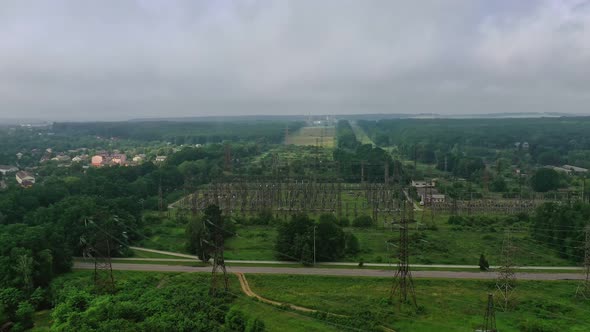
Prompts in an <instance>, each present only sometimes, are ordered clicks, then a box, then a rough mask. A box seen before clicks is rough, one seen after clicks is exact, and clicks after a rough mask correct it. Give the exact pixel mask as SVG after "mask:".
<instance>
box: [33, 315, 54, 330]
mask: <svg viewBox="0 0 590 332" xmlns="http://www.w3.org/2000/svg"><path fill="white" fill-rule="evenodd" d="M33 323H34V324H35V325H34V326H33V328H32V329H31V330H30V331H31V332H48V331H49V329H50V328H51V311H50V310H41V311H37V312H35V314H34V315H33Z"/></svg>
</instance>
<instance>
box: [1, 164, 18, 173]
mask: <svg viewBox="0 0 590 332" xmlns="http://www.w3.org/2000/svg"><path fill="white" fill-rule="evenodd" d="M14 172H18V168H16V167H15V166H8V165H0V173H2V175H6V174H7V173H14Z"/></svg>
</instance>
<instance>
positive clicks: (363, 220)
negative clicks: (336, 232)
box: [352, 215, 373, 227]
mask: <svg viewBox="0 0 590 332" xmlns="http://www.w3.org/2000/svg"><path fill="white" fill-rule="evenodd" d="M372 225H373V218H371V217H369V216H366V215H362V216H358V217H356V218H354V220H353V221H352V226H354V227H371V226H372Z"/></svg>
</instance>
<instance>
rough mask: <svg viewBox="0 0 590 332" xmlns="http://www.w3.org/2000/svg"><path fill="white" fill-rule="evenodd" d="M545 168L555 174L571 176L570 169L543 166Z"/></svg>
mask: <svg viewBox="0 0 590 332" xmlns="http://www.w3.org/2000/svg"><path fill="white" fill-rule="evenodd" d="M545 168H550V169H552V170H554V171H556V172H561V173H565V174H567V175H570V174H572V170H571V169H567V168H564V167H559V166H551V165H547V166H545Z"/></svg>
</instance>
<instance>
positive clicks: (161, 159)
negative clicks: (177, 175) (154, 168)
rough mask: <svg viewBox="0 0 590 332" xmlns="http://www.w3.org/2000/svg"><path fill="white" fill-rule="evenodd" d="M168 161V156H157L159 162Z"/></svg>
mask: <svg viewBox="0 0 590 332" xmlns="http://www.w3.org/2000/svg"><path fill="white" fill-rule="evenodd" d="M165 161H166V156H156V162H157V163H163V162H165Z"/></svg>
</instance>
